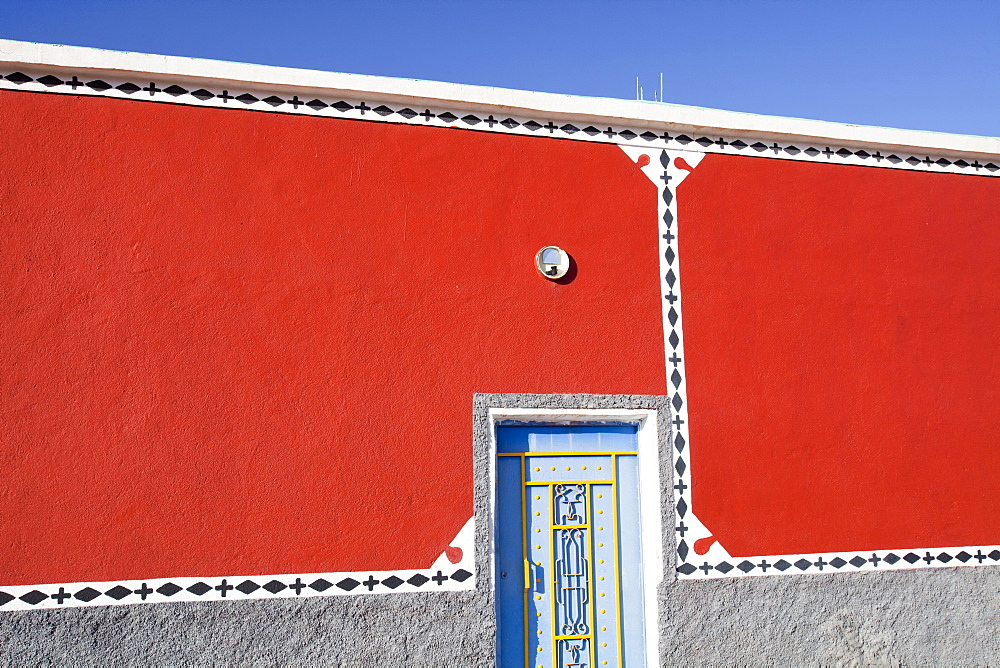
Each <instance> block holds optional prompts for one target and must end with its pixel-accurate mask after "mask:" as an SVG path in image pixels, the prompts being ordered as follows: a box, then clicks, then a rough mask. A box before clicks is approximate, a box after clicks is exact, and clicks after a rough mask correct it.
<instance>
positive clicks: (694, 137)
mask: <svg viewBox="0 0 1000 668" xmlns="http://www.w3.org/2000/svg"><path fill="white" fill-rule="evenodd" d="M106 78H109V77H106ZM3 88H5V89H12V90H37V91H44V92H50V93H69V94H76V95H84V94H85V95H100V96H104V97H115V98H121V97H125V98H132V99H141V100H152V101H163V102H176V103H182V104H194V105H199V106H204V105H208V106H217V107H235V108H238V109H258V110H261V111H282V112H289V113H297V114H307V115H317V114H321V115H324V116H333V117H338V116H339V117H344V118H356V119H366V120H376V121H388V122H395V123H408V124H414V125H428V126H437V127H443V126H447V127H459V128H466V129H475V130H484V131H492V132H505V133H514V134H520V135H525V134H527V135H538V136H546V137H558V138H562V139H570V138H572V139H581V140H584V141H598V142H605V143H630V144H634V145H639V146H650V147H651V148H654V149H658V148H667V149H670V148H677V149H685V150H689V151H691V150H695V151H702V152H711V153H729V154H736V155H753V156H763V157H771V158H785V159H795V160H806V161H810V162H829V163H836V164H852V165H871V166H877V167H895V168H900V169H916V170H921V171H934V172H952V173H961V174H979V175H984V176H1000V160H997V161H987V162H980V161H979V160H977V159H971V158H970V159H964V158H945V157H942V156H933V155H911V154H909V153H902V152H891V151H890V152H887V153H883V152H881V151H879V150H866V149H859V148H853V149H852V148H847V147H841V146H825V145H818V144H817V145H811V144H790V143H780V142H776V141H775V142H770V143H764V142H763V141H759V140H757V141H752V140H751V141H752V143H748V142H747V141H744V140H742V139H739V138H734V137H709V136H704V135H698V134H686V133H680V134H676V133H674V134H672V133H670V132H652V131H651V130H649V129H644V128H627V127H611V126H608V127H603V126H602V127H595V126H593V125H586V126H584V127H579V126H578V125H574V124H573V123H568V122H561V123H556V122H554V121H551V120H547V121H545V122H542V121H539V120H535V119H517V118H511V117H509V116H505V115H504V114H500V116H494V115H493V114H490V113H486V112H476V113H469V112H464V111H442V110H435V111H432V110H430V109H423V110H420V109H413V108H410V107H406V106H398V107H397V106H391V105H389V104H385V103H373V104H375V105H376V106H374V107H372V106H371V105H369V104H368V103H366V102H365V101H363V100H361V101H352V100H343V99H334V98H330V99H327V100H321V99H316V98H313V99H310V100H308V101H306V100H303V99H301V98H299V96H298V95H292V96H288V94H287V93H282V94H280V95H279V94H277V91H276V92H274V93H271V94H267V93H265V92H262V91H259V90H257V91H255V92H256V93H257V94H256V95H254V94H253V93H251V92H249V91H237V90H232V91H230V90H229V89H222V90H218V89H215V90H210V89H207V88H201V87H198V86H197V85H195V84H191V85H190V86H189V87H187V88H185V87H183V86H181V85H179V84H177V83H169V84H167V83H160V84H157V83H156V82H155V81H119V82H108V81H105V80H104V79H101V78H93V77H92V76H88V75H87V74H85V73H81V74H79V75H72V76H70V77H68V78H67V76H66V74H65V73H60V74H59V75H56V74H53V73H48V72H46V73H42V72H33V71H32V73H31V74H27V73H25V72H23V71H0V89H3Z"/></svg>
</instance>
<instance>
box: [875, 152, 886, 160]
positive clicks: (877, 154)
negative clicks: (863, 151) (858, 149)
mask: <svg viewBox="0 0 1000 668" xmlns="http://www.w3.org/2000/svg"><path fill="white" fill-rule="evenodd" d="M872 157H873V158H875V160H877V161H878V162H882V158H884V157H885V156H884V155H882V154H881V153H879V152H878V151H875V152H874V153H872Z"/></svg>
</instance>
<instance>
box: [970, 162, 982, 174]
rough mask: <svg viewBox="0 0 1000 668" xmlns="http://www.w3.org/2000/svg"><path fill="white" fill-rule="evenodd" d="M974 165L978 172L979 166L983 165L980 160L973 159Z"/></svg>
mask: <svg viewBox="0 0 1000 668" xmlns="http://www.w3.org/2000/svg"><path fill="white" fill-rule="evenodd" d="M972 166H973V167H975V168H976V171H977V172H978V171H979V168H980V167H982V165H981V164H980V163H979V161H978V160H973V161H972Z"/></svg>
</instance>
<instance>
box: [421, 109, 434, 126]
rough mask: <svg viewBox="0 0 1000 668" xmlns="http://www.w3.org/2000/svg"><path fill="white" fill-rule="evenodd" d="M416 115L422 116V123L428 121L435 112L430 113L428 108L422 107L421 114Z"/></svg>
mask: <svg viewBox="0 0 1000 668" xmlns="http://www.w3.org/2000/svg"><path fill="white" fill-rule="evenodd" d="M417 116H423V117H424V123H430V121H431V119H432V118H434V117H435V116H437V114H432V113H431V110H430V109H424V112H423V113H422V114H417Z"/></svg>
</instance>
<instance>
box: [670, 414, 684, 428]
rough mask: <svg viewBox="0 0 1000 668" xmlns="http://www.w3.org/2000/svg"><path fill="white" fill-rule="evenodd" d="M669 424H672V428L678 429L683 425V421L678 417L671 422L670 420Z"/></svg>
mask: <svg viewBox="0 0 1000 668" xmlns="http://www.w3.org/2000/svg"><path fill="white" fill-rule="evenodd" d="M671 422H673V423H674V426H675V427H677V428H678V429H680V428H681V425H682V424H684V420H682V419H681V416H680V415H678V416H676V417H675V418H674V419H673V420H671Z"/></svg>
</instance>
